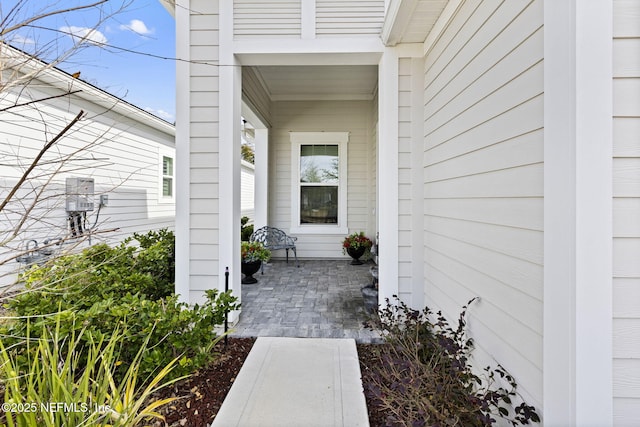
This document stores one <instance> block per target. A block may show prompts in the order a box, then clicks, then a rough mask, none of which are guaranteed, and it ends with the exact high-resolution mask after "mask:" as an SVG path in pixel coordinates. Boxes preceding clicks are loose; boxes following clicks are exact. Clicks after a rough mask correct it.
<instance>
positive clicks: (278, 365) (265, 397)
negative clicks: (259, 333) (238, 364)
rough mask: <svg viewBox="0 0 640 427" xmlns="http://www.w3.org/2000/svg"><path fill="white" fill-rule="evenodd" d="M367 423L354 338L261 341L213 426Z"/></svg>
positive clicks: (351, 426)
mask: <svg viewBox="0 0 640 427" xmlns="http://www.w3.org/2000/svg"><path fill="white" fill-rule="evenodd" d="M368 425H369V417H368V415H367V405H366V401H365V397H364V393H363V390H362V380H361V376H360V365H359V362H358V353H357V350H356V345H355V340H353V339H326V338H269V337H261V338H258V339H257V340H256V342H255V344H254V345H253V348H252V349H251V352H250V353H249V356H248V357H247V360H246V361H245V363H244V365H243V366H242V369H241V370H240V373H239V374H238V377H237V378H236V380H235V381H234V383H233V386H232V387H231V390H230V391H229V394H228V395H227V397H226V399H225V400H224V403H223V404H222V407H221V408H220V411H219V412H218V414H217V415H216V418H215V420H214V422H213V424H212V427H231V426H241V427H252V426H256V427H287V426H291V427H301V426H305V427H320V426H348V427H356V426H368Z"/></svg>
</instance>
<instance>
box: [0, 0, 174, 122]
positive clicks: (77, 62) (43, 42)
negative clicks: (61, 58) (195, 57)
mask: <svg viewBox="0 0 640 427" xmlns="http://www.w3.org/2000/svg"><path fill="white" fill-rule="evenodd" d="M95 2H96V0H2V3H1V4H0V21H2V20H3V19H6V18H7V17H8V16H10V15H11V10H12V6H13V5H15V4H18V3H20V4H22V5H23V6H22V7H21V8H20V10H19V11H16V12H17V13H15V15H12V16H11V18H12V19H13V20H14V22H24V19H25V18H28V17H32V16H36V15H37V14H38V13H40V12H43V11H48V10H49V11H50V10H54V9H55V10H59V9H66V8H69V7H73V6H76V5H81V4H89V3H95ZM123 3H126V4H125V8H124V9H123V10H120V7H121V6H122V5H123ZM100 21H102V22H100ZM4 27H5V28H6V27H7V23H6V22H5V25H4ZM94 28H95V30H94V31H91V30H92V29H94ZM74 34H75V35H77V36H78V38H76V39H75V42H78V41H79V40H80V39H79V37H83V36H86V39H85V41H84V42H83V43H82V48H81V49H79V50H77V51H76V53H75V54H74V56H73V57H71V58H69V59H68V60H67V61H65V62H64V63H62V64H61V65H59V68H61V69H63V70H64V71H67V72H69V73H75V72H77V71H80V73H81V74H80V79H81V80H84V81H86V82H89V83H91V84H93V85H95V86H97V87H99V88H101V89H103V90H105V91H107V92H109V93H111V94H113V95H115V96H117V97H120V98H122V99H124V100H126V101H127V102H129V103H131V104H133V105H136V106H138V107H140V108H142V109H144V110H147V111H149V112H151V113H153V114H155V115H157V116H158V117H160V118H162V119H164V120H167V121H169V122H172V123H173V122H174V121H175V61H174V60H173V59H162V58H174V57H175V21H174V19H173V17H172V16H171V15H170V14H169V13H168V12H167V11H166V10H165V9H164V7H163V6H162V5H161V4H160V2H159V1H158V0H134V1H132V0H109V1H108V2H106V3H105V4H103V5H101V6H99V8H91V9H87V10H83V11H80V10H78V11H73V12H69V13H65V14H61V15H57V16H52V17H48V18H45V19H42V20H39V21H37V22H35V23H34V25H30V26H28V27H23V28H20V29H17V30H16V31H14V32H12V33H11V34H9V35H7V36H6V37H7V40H8V41H9V42H10V43H11V44H13V45H14V46H16V47H18V48H20V49H23V50H26V51H29V52H33V50H34V49H36V47H37V49H41V48H42V46H47V55H50V56H52V57H53V56H56V54H59V52H63V51H64V50H66V49H68V48H69V47H70V46H72V45H73V43H74V37H73V36H72V35H74ZM159 57H160V58H159ZM42 59H44V60H51V58H42Z"/></svg>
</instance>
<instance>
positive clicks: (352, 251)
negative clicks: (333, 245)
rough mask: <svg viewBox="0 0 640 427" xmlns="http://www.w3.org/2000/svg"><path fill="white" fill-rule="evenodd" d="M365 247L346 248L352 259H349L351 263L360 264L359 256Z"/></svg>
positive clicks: (362, 253)
mask: <svg viewBox="0 0 640 427" xmlns="http://www.w3.org/2000/svg"><path fill="white" fill-rule="evenodd" d="M364 251H365V248H364V247H359V248H358V249H353V248H347V253H348V254H349V256H350V257H351V258H353V261H351V265H362V261H360V259H359V258H360V257H361V256H362V255H364Z"/></svg>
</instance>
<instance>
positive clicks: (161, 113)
mask: <svg viewBox="0 0 640 427" xmlns="http://www.w3.org/2000/svg"><path fill="white" fill-rule="evenodd" d="M144 110H145V111H146V112H148V113H151V114H153V115H154V116H157V117H160V118H161V119H164V120H166V121H168V122H170V123H171V122H173V121H174V120H175V117H173V114H171V113H168V112H166V111H164V110H156V109H155V108H150V107H146V108H144Z"/></svg>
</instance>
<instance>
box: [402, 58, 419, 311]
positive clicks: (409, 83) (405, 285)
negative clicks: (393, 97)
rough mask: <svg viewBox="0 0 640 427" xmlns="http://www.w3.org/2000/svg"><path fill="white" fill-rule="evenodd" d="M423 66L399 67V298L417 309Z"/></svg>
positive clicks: (414, 61) (405, 62)
mask: <svg viewBox="0 0 640 427" xmlns="http://www.w3.org/2000/svg"><path fill="white" fill-rule="evenodd" d="M423 71H424V70H423V63H422V59H418V58H400V59H399V63H398V120H399V123H398V212H399V213H398V228H399V229H398V296H399V297H400V298H401V299H402V300H403V301H404V302H405V303H407V304H409V306H411V307H414V308H416V309H422V308H423V307H424V300H423V295H422V294H423V287H422V278H423V277H424V274H423V269H424V267H423V262H422V261H423V248H422V246H423V242H422V236H421V234H420V233H416V232H415V230H420V229H422V228H423V203H422V196H423V190H422V183H423V177H422V155H423V151H424V149H423V144H422V126H418V125H419V124H420V122H421V120H422V116H423V105H422V94H421V93H420V88H422V85H423Z"/></svg>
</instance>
